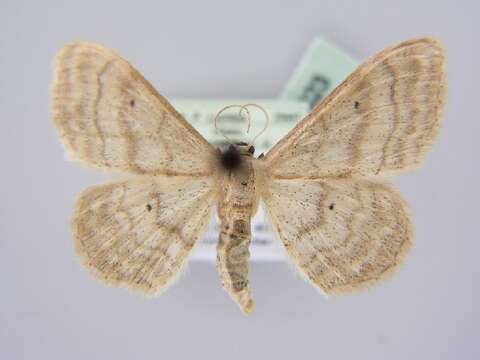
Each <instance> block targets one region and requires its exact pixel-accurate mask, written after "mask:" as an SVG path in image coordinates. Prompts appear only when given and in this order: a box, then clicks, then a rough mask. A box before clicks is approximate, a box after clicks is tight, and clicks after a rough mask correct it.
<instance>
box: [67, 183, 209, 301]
mask: <svg viewBox="0 0 480 360" xmlns="http://www.w3.org/2000/svg"><path fill="white" fill-rule="evenodd" d="M212 191H213V190H212V187H211V180H209V179H197V180H191V179H188V180H182V179H181V178H175V179H174V180H171V179H170V178H164V177H140V178H137V179H132V180H128V181H123V182H118V183H112V184H106V185H102V186H94V187H91V188H89V189H87V190H85V191H84V192H83V193H82V194H81V195H80V198H79V199H78V201H77V204H76V208H75V212H74V215H73V219H72V233H73V238H74V241H75V244H76V250H77V252H78V254H79V255H80V257H81V259H82V262H83V264H84V265H85V266H86V267H87V268H89V269H90V270H92V271H93V273H94V274H95V275H96V277H97V278H99V279H100V280H103V281H104V282H106V283H108V284H112V285H117V286H122V287H128V288H131V289H137V290H141V291H143V292H146V293H158V292H159V291H161V290H163V289H165V288H166V287H167V286H168V285H169V284H170V283H171V282H172V281H173V280H174V279H175V276H176V275H177V274H178V273H179V271H180V269H181V268H182V266H183V264H184V262H185V260H186V259H187V256H188V254H189V253H190V252H191V250H192V249H193V247H194V245H195V244H196V243H197V242H198V240H199V239H200V236H201V234H202V233H203V230H204V229H205V226H206V224H207V223H208V221H209V219H210V215H211V206H212V199H213V196H212Z"/></svg>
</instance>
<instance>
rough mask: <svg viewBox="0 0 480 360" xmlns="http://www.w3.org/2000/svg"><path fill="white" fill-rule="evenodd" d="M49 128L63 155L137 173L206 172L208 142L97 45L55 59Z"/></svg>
mask: <svg viewBox="0 0 480 360" xmlns="http://www.w3.org/2000/svg"><path fill="white" fill-rule="evenodd" d="M51 97H52V112H53V119H54V124H55V127H56V128H57V131H58V133H59V135H60V137H61V139H62V140H63V142H64V144H65V148H66V151H67V154H68V156H69V158H71V159H73V160H78V161H81V162H84V163H87V164H90V165H95V166H98V167H102V168H112V169H117V170H122V171H129V172H133V173H139V174H144V173H147V174H165V175H202V174H203V175H204V174H209V173H210V172H211V168H210V160H211V156H212V154H213V152H214V150H213V147H212V146H211V145H210V144H208V142H207V141H206V140H205V139H204V138H203V137H202V136H201V135H200V134H199V133H198V132H197V131H196V130H195V129H194V128H193V127H192V126H190V125H189V124H188V123H187V122H186V121H185V120H184V119H183V118H182V117H181V115H180V114H178V113H177V111H176V110H175V109H174V108H173V107H172V106H171V105H170V104H169V103H168V102H167V101H166V100H165V99H164V98H163V97H162V96H161V95H159V94H158V93H157V92H156V91H155V89H154V88H153V87H152V86H151V85H150V84H149V83H148V82H147V81H146V80H145V79H144V78H143V77H142V76H141V75H140V74H139V73H138V72H137V71H136V70H135V69H134V68H133V67H132V66H131V65H130V64H129V63H128V62H126V61H125V60H123V59H122V58H121V57H119V56H118V55H117V54H116V53H114V52H113V51H111V50H109V49H106V48H104V47H102V46H99V45H95V44H88V43H81V42H74V43H70V44H68V45H66V46H65V47H64V48H63V49H61V50H60V52H59V53H58V54H57V56H56V58H55V69H54V78H53V85H52V88H51Z"/></svg>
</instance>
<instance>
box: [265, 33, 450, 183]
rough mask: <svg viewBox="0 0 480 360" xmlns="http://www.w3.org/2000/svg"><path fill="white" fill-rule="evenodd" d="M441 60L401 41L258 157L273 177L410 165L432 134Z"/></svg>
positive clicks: (422, 43) (436, 51)
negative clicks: (262, 158)
mask: <svg viewBox="0 0 480 360" xmlns="http://www.w3.org/2000/svg"><path fill="white" fill-rule="evenodd" d="M445 91H446V76H445V73H444V54H443V51H442V48H441V47H440V45H439V44H438V43H437V42H436V41H434V40H432V39H419V40H411V41H406V42H403V43H401V44H399V45H397V46H394V47H391V48H388V49H386V50H384V51H382V52H381V53H379V54H378V55H376V56H375V57H373V58H372V59H370V60H368V61H366V62H365V63H364V64H363V65H361V66H360V67H359V68H358V69H357V70H356V71H355V72H354V73H353V74H352V75H351V76H350V77H348V78H347V79H346V80H345V81H344V82H343V83H342V84H341V85H339V86H338V87H337V88H336V89H335V90H334V91H333V92H332V93H331V94H330V95H329V96H328V97H327V98H325V100H324V101H322V102H321V103H320V104H318V105H317V106H316V107H315V108H314V109H313V110H312V112H311V113H310V114H309V115H308V116H307V117H306V118H305V119H303V120H302V121H301V122H300V123H299V124H297V126H296V127H295V128H294V129H293V130H292V131H291V132H290V133H289V134H287V135H286V136H285V138H283V139H282V140H280V141H279V142H278V143H277V144H276V145H275V146H274V147H273V148H272V149H271V151H269V152H268V154H267V155H266V157H265V161H266V164H267V166H268V167H269V168H270V169H271V174H272V175H273V176H274V177H276V178H320V177H327V176H328V177H330V176H348V175H363V176H370V175H375V174H379V173H381V174H384V173H392V172H398V171H402V170H409V169H412V168H415V167H417V166H418V165H419V164H420V162H421V161H422V159H423V157H424V155H425V153H426V151H427V150H428V149H429V148H430V147H431V145H432V143H433V141H434V140H435V137H436V135H437V131H438V128H439V120H440V116H441V111H442V108H443V103H444V97H445Z"/></svg>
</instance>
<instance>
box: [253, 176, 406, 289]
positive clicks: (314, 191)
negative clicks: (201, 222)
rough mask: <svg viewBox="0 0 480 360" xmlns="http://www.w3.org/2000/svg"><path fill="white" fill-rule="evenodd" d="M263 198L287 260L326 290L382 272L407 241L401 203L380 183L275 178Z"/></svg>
mask: <svg viewBox="0 0 480 360" xmlns="http://www.w3.org/2000/svg"><path fill="white" fill-rule="evenodd" d="M263 198H264V201H265V203H266V208H267V213H268V216H269V218H270V221H271V223H272V225H273V227H274V228H275V230H276V233H277V235H278V236H279V238H280V239H281V241H282V242H283V245H284V246H285V249H286V251H287V253H288V255H289V256H290V258H291V260H292V261H293V263H294V264H295V265H296V267H297V269H298V270H299V271H300V272H301V273H302V274H304V275H305V276H306V278H308V279H309V281H310V282H311V283H313V284H314V285H315V286H317V287H318V288H319V289H321V290H322V291H323V292H324V293H327V294H328V293H335V292H344V291H352V290H356V289H358V288H361V287H364V286H366V285H370V284H372V283H374V282H377V281H378V280H380V279H382V278H384V277H385V276H386V275H387V274H389V273H390V272H391V271H392V270H393V269H394V268H395V267H396V266H397V265H398V264H399V262H400V261H401V260H402V258H403V257H404V255H405V253H406V252H407V250H408V249H409V247H410V244H411V237H412V226H411V223H410V220H409V217H408V214H407V212H406V207H405V203H404V202H403V200H402V199H401V197H400V195H399V194H398V193H396V192H395V191H394V190H393V189H392V188H391V187H390V186H389V185H387V184H384V183H376V182H370V181H367V180H353V179H336V180H333V179H332V180H328V181H322V180H308V181H302V180H275V181H272V182H271V184H270V186H269V187H268V188H266V189H265V191H264V194H263Z"/></svg>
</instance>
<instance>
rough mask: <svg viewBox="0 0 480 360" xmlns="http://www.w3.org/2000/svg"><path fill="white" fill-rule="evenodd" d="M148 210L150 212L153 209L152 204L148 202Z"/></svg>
mask: <svg viewBox="0 0 480 360" xmlns="http://www.w3.org/2000/svg"><path fill="white" fill-rule="evenodd" d="M147 211H148V212H150V211H152V205H150V204H147Z"/></svg>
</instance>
